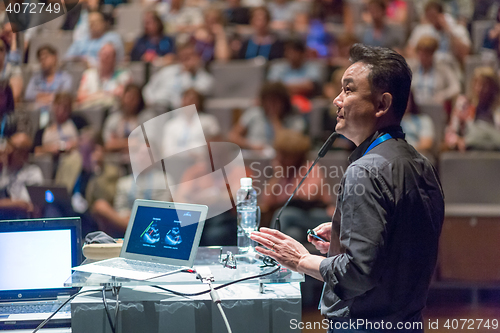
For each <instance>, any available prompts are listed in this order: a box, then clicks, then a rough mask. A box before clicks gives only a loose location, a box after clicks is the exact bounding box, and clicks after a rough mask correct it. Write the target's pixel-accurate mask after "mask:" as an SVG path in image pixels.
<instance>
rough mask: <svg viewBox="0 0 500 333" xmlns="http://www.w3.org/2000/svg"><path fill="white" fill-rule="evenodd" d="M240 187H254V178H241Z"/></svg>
mask: <svg viewBox="0 0 500 333" xmlns="http://www.w3.org/2000/svg"><path fill="white" fill-rule="evenodd" d="M240 185H241V187H252V178H241V179H240Z"/></svg>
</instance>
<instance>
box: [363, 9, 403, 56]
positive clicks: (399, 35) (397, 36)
mask: <svg viewBox="0 0 500 333" xmlns="http://www.w3.org/2000/svg"><path fill="white" fill-rule="evenodd" d="M386 10H387V5H386V1H385V0H370V2H369V3H368V11H369V13H370V17H371V23H370V24H368V25H367V26H366V27H365V28H364V29H363V31H362V32H361V34H360V36H359V39H360V40H361V42H362V43H363V44H366V45H371V46H383V47H389V48H392V49H395V50H400V49H402V47H403V45H404V30H402V29H401V26H398V25H390V24H387V23H386Z"/></svg>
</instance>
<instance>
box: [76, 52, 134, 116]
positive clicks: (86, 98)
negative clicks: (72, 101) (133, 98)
mask: <svg viewBox="0 0 500 333" xmlns="http://www.w3.org/2000/svg"><path fill="white" fill-rule="evenodd" d="M116 64H117V59H116V50H115V48H114V45H113V44H111V43H109V44H105V45H104V46H103V47H102V48H101V50H100V51H99V66H98V68H89V69H87V70H86V71H85V72H84V73H83V76H82V80H81V81H80V87H79V88H78V95H77V102H78V103H80V106H81V107H82V108H85V107H88V106H91V105H102V106H105V107H110V106H113V105H115V104H116V103H117V101H118V99H119V98H120V97H121V95H122V94H123V89H124V87H125V85H127V84H128V83H130V82H131V80H132V77H131V75H130V72H129V71H128V70H126V69H120V68H117V65H116Z"/></svg>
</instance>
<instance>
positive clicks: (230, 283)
mask: <svg viewBox="0 0 500 333" xmlns="http://www.w3.org/2000/svg"><path fill="white" fill-rule="evenodd" d="M280 269H281V266H278V267H276V268H275V269H273V270H272V271H271V272H268V273H264V274H259V275H252V276H248V277H245V278H242V279H239V280H235V281H231V282H228V283H225V284H221V285H220V286H217V287H215V288H214V289H215V290H219V289H222V288H226V287H229V286H230V285H232V284H235V283H238V282H243V281H247V280H252V279H256V278H259V277H264V276H268V275H271V274H274V273H276V272H278V271H279V270H280ZM152 287H155V288H157V289H160V290H163V291H166V292H169V293H172V294H174V295H177V296H183V297H192V296H200V295H204V294H208V293H209V292H210V291H211V290H210V289H208V290H205V291H200V292H197V293H193V294H185V293H181V292H178V291H175V290H170V289H167V288H163V287H160V286H152Z"/></svg>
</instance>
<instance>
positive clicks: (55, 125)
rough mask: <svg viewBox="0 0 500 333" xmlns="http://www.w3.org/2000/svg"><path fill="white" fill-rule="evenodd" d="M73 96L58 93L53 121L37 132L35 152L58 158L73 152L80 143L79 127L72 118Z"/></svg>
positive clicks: (54, 104) (53, 106)
mask: <svg viewBox="0 0 500 333" xmlns="http://www.w3.org/2000/svg"><path fill="white" fill-rule="evenodd" d="M72 103H73V97H72V96H71V94H69V93H57V94H56V95H55V96H54V102H53V104H52V112H53V121H52V122H51V123H50V124H49V125H48V126H47V127H45V128H42V129H41V130H39V131H38V132H37V133H36V134H35V154H36V155H43V154H49V155H52V156H53V157H54V158H56V159H57V158H58V157H59V155H60V154H63V153H71V152H72V151H73V150H74V149H75V148H76V147H77V145H78V129H77V127H76V125H75V123H74V122H73V120H72V119H71V112H72Z"/></svg>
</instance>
